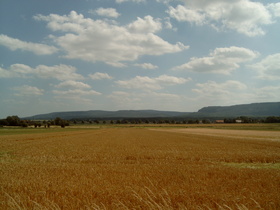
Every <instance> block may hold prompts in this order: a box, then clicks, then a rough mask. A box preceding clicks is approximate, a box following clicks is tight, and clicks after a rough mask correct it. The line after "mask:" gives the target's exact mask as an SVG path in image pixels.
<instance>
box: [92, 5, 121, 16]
mask: <svg viewBox="0 0 280 210" xmlns="http://www.w3.org/2000/svg"><path fill="white" fill-rule="evenodd" d="M89 13H91V14H98V15H100V16H104V17H111V18H118V17H119V16H120V13H118V12H117V10H116V9H115V8H102V7H100V8H98V9H96V10H90V11H89Z"/></svg>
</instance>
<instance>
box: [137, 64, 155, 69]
mask: <svg viewBox="0 0 280 210" xmlns="http://www.w3.org/2000/svg"><path fill="white" fill-rule="evenodd" d="M134 66H138V67H141V68H143V69H157V68H158V66H156V65H153V64H151V63H141V64H139V63H137V64H135V65H134Z"/></svg>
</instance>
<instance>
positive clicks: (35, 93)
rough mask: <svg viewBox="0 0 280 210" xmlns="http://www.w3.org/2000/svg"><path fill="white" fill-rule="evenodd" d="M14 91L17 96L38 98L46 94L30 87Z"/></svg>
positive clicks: (15, 88)
mask: <svg viewBox="0 0 280 210" xmlns="http://www.w3.org/2000/svg"><path fill="white" fill-rule="evenodd" d="M13 90H15V91H16V94H15V95H16V96H38V95H43V94H44V90H42V89H39V88H37V87H33V86H29V85H23V86H20V87H14V88H13Z"/></svg>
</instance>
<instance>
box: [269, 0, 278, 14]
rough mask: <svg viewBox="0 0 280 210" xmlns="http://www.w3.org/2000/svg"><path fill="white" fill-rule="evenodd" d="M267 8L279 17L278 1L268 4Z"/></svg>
mask: <svg viewBox="0 0 280 210" xmlns="http://www.w3.org/2000/svg"><path fill="white" fill-rule="evenodd" d="M267 8H268V9H269V10H270V11H271V12H272V14H273V15H274V16H275V17H280V2H278V3H272V4H268V6H267Z"/></svg>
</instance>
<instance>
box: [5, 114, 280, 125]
mask: <svg viewBox="0 0 280 210" xmlns="http://www.w3.org/2000/svg"><path fill="white" fill-rule="evenodd" d="M222 121H223V123H280V117H277V116H270V117H266V118H262V119H255V118H250V117H244V116H241V117H237V118H225V119H223V120H222ZM210 123H215V121H213V120H209V119H203V120H200V119H142V118H137V119H115V120H98V119H94V120H64V119H61V118H59V117H57V118H55V119H54V120H43V121H38V120H21V119H20V118H19V117H18V116H16V115H15V116H8V117H7V118H6V119H0V126H21V127H29V126H34V127H35V128H37V127H45V128H49V127H50V126H54V125H56V126H61V127H62V128H65V127H66V126H69V125H70V124H210Z"/></svg>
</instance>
